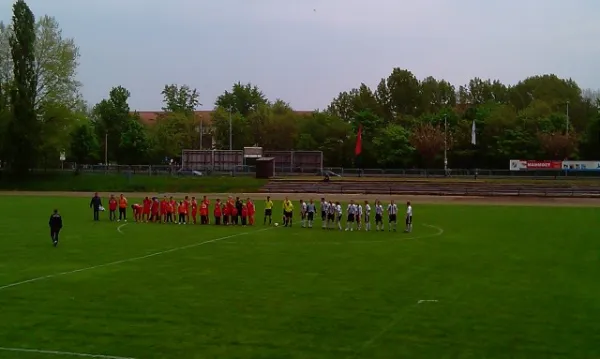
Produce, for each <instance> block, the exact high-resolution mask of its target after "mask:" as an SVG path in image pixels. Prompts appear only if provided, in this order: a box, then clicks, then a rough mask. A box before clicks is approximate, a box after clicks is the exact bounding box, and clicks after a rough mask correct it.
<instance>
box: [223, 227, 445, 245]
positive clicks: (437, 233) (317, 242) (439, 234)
mask: <svg viewBox="0 0 600 359" xmlns="http://www.w3.org/2000/svg"><path fill="white" fill-rule="evenodd" d="M423 226H425V227H429V228H433V229H436V230H437V232H435V233H433V234H424V235H422V236H414V237H399V238H388V239H379V240H375V241H361V240H355V241H319V240H313V241H310V242H305V241H303V240H302V239H299V240H298V241H297V242H251V243H248V245H249V246H250V245H271V246H287V245H291V246H293V245H318V244H348V243H362V244H372V243H388V242H395V241H406V240H410V239H425V238H433V237H439V236H441V235H442V234H444V229H443V228H440V227H437V226H433V225H430V224H423ZM305 229H306V228H305ZM315 230H317V231H319V232H318V233H320V232H321V229H320V228H316V227H315ZM333 231H334V232H337V230H333ZM361 232H362V231H361ZM370 232H375V231H370ZM305 233H307V234H310V233H312V232H310V229H308V230H307V232H305ZM323 233H330V231H324V232H323ZM351 233H360V232H359V231H353V232H351ZM388 233H389V232H388ZM402 234H404V233H402ZM293 235H295V236H298V235H300V232H296V233H294V234H293ZM240 243H246V242H233V241H227V244H240Z"/></svg>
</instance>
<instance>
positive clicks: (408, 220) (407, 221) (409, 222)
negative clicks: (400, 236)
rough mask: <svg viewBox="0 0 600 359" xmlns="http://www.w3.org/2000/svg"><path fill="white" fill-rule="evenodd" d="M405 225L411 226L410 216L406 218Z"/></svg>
mask: <svg viewBox="0 0 600 359" xmlns="http://www.w3.org/2000/svg"><path fill="white" fill-rule="evenodd" d="M406 224H412V216H406Z"/></svg>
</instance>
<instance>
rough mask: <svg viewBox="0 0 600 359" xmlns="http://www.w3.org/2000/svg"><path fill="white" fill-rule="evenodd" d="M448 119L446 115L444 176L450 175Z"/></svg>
mask: <svg viewBox="0 0 600 359" xmlns="http://www.w3.org/2000/svg"><path fill="white" fill-rule="evenodd" d="M447 132H448V120H447V118H446V115H444V176H447V175H448V135H447Z"/></svg>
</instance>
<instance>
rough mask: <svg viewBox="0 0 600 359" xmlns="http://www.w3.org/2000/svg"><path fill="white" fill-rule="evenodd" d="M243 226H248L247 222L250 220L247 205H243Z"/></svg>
mask: <svg viewBox="0 0 600 359" xmlns="http://www.w3.org/2000/svg"><path fill="white" fill-rule="evenodd" d="M241 215H242V226H244V227H245V226H246V223H247V222H248V206H247V205H245V204H244V205H243V206H242V213H241Z"/></svg>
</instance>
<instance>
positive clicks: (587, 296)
mask: <svg viewBox="0 0 600 359" xmlns="http://www.w3.org/2000/svg"><path fill="white" fill-rule="evenodd" d="M0 201H2V203H3V204H4V205H3V206H2V207H0V233H1V236H0V347H1V348H2V349H0V358H5V359H10V358H19V359H34V358H40V359H44V358H49V359H52V358H67V359H68V358H74V357H76V356H74V355H75V354H88V357H93V356H89V355H104V356H105V357H104V358H109V356H113V357H120V358H137V359H158V358H165V359H188V358H189V359H195V358H229V359H234V358H261V359H267V358H298V359H333V358H335V359H338V358H342V359H343V358H368V359H377V358H386V359H389V358H435V359H441V358H472V359H483V358H513V359H514V358H523V359H533V358H536V359H537V358H540V359H541V358H544V359H548V358H565V359H566V358H568V359H575V358H586V359H589V358H598V357H600V320H599V318H600V285H598V283H599V278H600V235H599V233H600V210H598V209H596V208H567V207H556V208H552V207H506V206H502V207H493V206H489V207H488V206H452V205H436V206H434V205H427V206H426V205H419V203H418V202H416V203H414V204H413V205H414V211H415V225H414V232H413V233H412V234H404V233H402V232H401V231H400V232H398V233H389V232H387V231H386V232H384V233H381V232H379V233H378V232H370V233H365V232H360V233H358V232H339V231H324V230H322V229H321V228H320V221H317V228H313V229H302V228H299V222H298V220H297V219H296V223H295V225H294V227H293V228H282V227H278V228H272V227H271V228H270V229H266V230H265V227H263V225H262V217H261V216H260V215H259V216H258V217H259V218H258V225H257V226H255V227H245V228H242V227H235V228H234V227H215V226H212V225H211V226H199V225H197V226H190V225H187V226H175V225H153V224H135V223H128V224H127V225H126V226H124V227H121V231H122V233H120V232H118V231H117V227H118V226H119V225H121V224H122V223H119V224H117V223H110V222H108V221H107V218H106V217H107V216H106V215H104V216H103V218H102V221H101V222H99V223H94V222H93V221H92V220H91V217H92V214H91V212H90V211H89V210H88V208H87V205H88V203H89V202H88V201H89V199H87V198H48V197H45V198H36V197H0ZM260 205H261V202H258V206H257V207H258V213H259V214H260V213H262V209H261V208H260ZM55 207H57V208H59V209H60V210H61V212H62V214H63V217H64V222H65V228H64V230H63V232H62V237H61V243H60V246H59V247H58V248H53V247H52V245H51V241H50V238H49V233H48V228H47V220H48V217H49V215H50V213H51V210H52V209H53V208H55ZM280 212H281V210H280V203H277V204H276V208H275V210H274V213H275V214H276V215H277V216H276V217H277V220H278V221H280V219H279V216H278V214H279V213H280ZM425 224H427V225H429V226H425ZM399 228H402V224H401V225H400V226H399ZM207 241H211V242H208V243H204V242H207ZM157 253H158V254H157ZM80 269H85V270H81V271H78V270H80ZM31 279H34V280H33V281H30V282H24V281H27V280H31ZM21 282H24V283H21ZM13 283H21V284H17V285H14V286H9V287H7V285H10V284H13ZM422 300H434V301H426V302H421V303H419V301H422ZM11 348H14V349H18V351H10V350H8V349H11ZM20 349H31V350H33V351H31V352H26V351H21V350H20ZM42 351H48V352H42ZM51 351H55V353H50V352H51ZM61 352H63V353H61ZM69 353H72V354H69ZM97 357H99V358H102V356H97Z"/></svg>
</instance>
